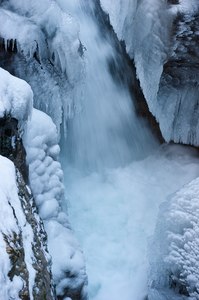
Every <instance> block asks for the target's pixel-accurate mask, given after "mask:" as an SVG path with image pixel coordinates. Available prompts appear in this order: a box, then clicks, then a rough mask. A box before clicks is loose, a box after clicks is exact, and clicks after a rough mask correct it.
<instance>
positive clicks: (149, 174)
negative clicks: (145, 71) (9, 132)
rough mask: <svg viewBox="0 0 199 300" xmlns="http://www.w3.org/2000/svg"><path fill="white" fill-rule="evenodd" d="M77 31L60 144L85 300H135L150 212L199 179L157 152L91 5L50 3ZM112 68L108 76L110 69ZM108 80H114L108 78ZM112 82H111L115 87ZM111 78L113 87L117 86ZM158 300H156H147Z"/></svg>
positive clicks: (189, 161) (172, 149)
mask: <svg viewBox="0 0 199 300" xmlns="http://www.w3.org/2000/svg"><path fill="white" fill-rule="evenodd" d="M58 3H59V5H60V7H61V8H62V9H63V10H66V11H70V12H71V14H72V15H73V16H75V17H76V19H77V21H78V22H79V25H80V39H81V42H82V55H83V57H84V63H85V66H84V80H83V82H81V83H80V84H79V86H78V87H76V99H75V103H74V107H75V115H74V117H73V118H71V119H70V120H68V122H67V124H66V125H67V139H66V140H65V138H63V139H62V163H63V165H64V166H65V185H66V193H67V196H68V200H69V205H68V206H69V207H68V210H69V215H70V220H71V222H72V225H73V228H74V229H75V231H76V234H77V236H78V238H79V240H80V242H81V245H82V248H83V250H84V254H85V258H86V265H87V272H88V278H89V296H90V299H93V300H110V299H114V300H121V299H122V300H143V299H146V298H145V297H146V295H147V272H148V262H147V261H148V260H147V244H148V238H149V236H150V235H151V234H152V233H153V231H154V226H155V222H156V218H157V213H158V207H159V205H160V203H161V202H163V201H164V200H165V199H166V197H167V196H168V195H169V194H171V193H173V192H175V191H176V190H177V189H178V188H180V187H181V186H182V185H183V184H185V183H187V182H189V181H190V180H191V179H193V178H195V176H197V175H199V169H198V167H196V166H195V167H194V168H193V163H194V164H195V162H196V161H198V160H197V158H195V153H194V152H190V151H189V150H184V149H183V148H181V147H177V146H163V147H161V148H160V149H159V150H158V148H159V145H158V143H157V141H156V140H155V138H154V137H153V136H152V134H151V132H150V130H149V129H148V128H147V125H146V123H145V122H144V121H143V120H142V119H141V118H139V117H138V116H137V115H136V112H135V107H134V104H133V96H132V95H131V93H130V91H129V88H128V84H127V83H126V82H127V80H126V79H125V78H124V77H128V76H129V74H123V76H124V77H123V78H121V76H120V75H119V70H120V69H121V68H122V65H121V62H122V61H123V63H124V61H125V58H124V57H121V55H122V54H121V53H119V52H118V48H117V46H116V44H115V41H114V38H113V37H112V35H111V29H110V28H108V26H107V24H106V22H104V23H100V22H103V21H102V20H101V19H100V18H101V17H100V14H101V11H97V9H100V7H99V6H98V5H97V3H98V2H97V1H96V4H95V5H94V4H93V2H92V1H88V3H86V4H84V1H80V0H79V1H78V0H76V1H74V2H73V3H70V5H69V4H68V3H66V1H63V0H58ZM110 64H112V66H114V68H112V70H114V72H115V73H114V74H113V72H111V65H110ZM113 75H114V76H113ZM115 78H117V80H115ZM118 78H119V80H118ZM153 300H159V299H153Z"/></svg>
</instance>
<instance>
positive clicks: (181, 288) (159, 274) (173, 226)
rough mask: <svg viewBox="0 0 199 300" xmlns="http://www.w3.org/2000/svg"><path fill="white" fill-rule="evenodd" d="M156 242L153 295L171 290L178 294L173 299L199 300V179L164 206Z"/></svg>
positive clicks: (152, 258) (153, 255) (152, 272)
mask: <svg viewBox="0 0 199 300" xmlns="http://www.w3.org/2000/svg"><path fill="white" fill-rule="evenodd" d="M154 240H155V243H154ZM154 240H153V243H152V244H153V246H152V248H151V251H150V258H151V277H152V279H151V288H152V291H151V292H150V293H151V295H154V294H155V293H154V289H155V290H156V293H157V294H158V292H157V291H158V290H161V289H163V290H167V289H169V288H170V289H171V290H172V289H173V290H174V291H175V293H173V296H172V297H173V298H171V299H178V297H179V296H180V294H181V297H185V298H186V297H188V299H199V284H198V282H199V262H198V256H199V178H197V179H195V180H193V181H192V182H191V183H189V184H187V185H185V186H184V187H183V188H182V189H181V190H179V191H178V192H177V193H175V194H174V195H173V196H172V197H171V199H170V200H169V201H167V202H165V203H164V204H163V205H162V207H161V210H160V213H159V218H158V223H157V227H156V232H155V238H154ZM170 293H171V292H170ZM175 295H176V297H177V298H175V297H174V296H175ZM185 298H183V299H185ZM149 299H150V300H155V299H160V298H157V297H154V296H151V297H149ZM163 299H167V298H163ZM180 299H182V298H180Z"/></svg>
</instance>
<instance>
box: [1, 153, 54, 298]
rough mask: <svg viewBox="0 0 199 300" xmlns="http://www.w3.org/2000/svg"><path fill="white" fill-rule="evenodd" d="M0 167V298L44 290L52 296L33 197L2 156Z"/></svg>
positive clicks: (38, 294)
mask: <svg viewBox="0 0 199 300" xmlns="http://www.w3.org/2000/svg"><path fill="white" fill-rule="evenodd" d="M0 170H1V172H0V198H1V212H0V220H1V221H0V228H1V233H0V249H1V257H0V285H1V290H0V299H4V300H8V299H16V300H19V299H22V298H21V297H24V295H26V296H28V297H29V299H31V300H33V299H39V298H38V297H44V294H45V295H46V296H47V297H48V298H49V300H50V299H54V295H53V290H52V282H51V276H50V274H51V273H50V257H49V254H48V252H47V248H46V242H45V238H46V237H45V233H44V230H43V226H42V223H41V220H40V219H39V217H38V215H37V212H36V209H35V207H34V200H33V197H32V195H31V193H30V190H29V188H28V187H27V186H25V185H24V182H23V178H22V176H21V174H20V173H19V171H18V170H16V169H15V167H14V164H13V163H12V162H11V161H10V160H8V159H7V158H5V157H3V156H0ZM41 273H43V276H45V277H43V278H41ZM44 288H45V290H44Z"/></svg>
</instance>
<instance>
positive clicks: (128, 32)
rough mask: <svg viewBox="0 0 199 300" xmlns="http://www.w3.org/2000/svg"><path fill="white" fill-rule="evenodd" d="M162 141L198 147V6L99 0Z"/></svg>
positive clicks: (184, 2) (186, 1)
mask: <svg viewBox="0 0 199 300" xmlns="http://www.w3.org/2000/svg"><path fill="white" fill-rule="evenodd" d="M101 4H102V7H103V8H104V9H105V10H106V11H107V12H108V13H109V15H110V20H111V23H112V25H113V27H114V29H115V31H116V33H117V34H118V37H119V38H120V39H121V40H124V41H125V43H126V49H127V52H128V53H129V55H130V56H131V58H132V59H134V62H135V66H136V69H137V76H138V78H139V80H140V85H141V87H142V90H143V93H144V95H145V98H146V101H147V103H148V107H149V110H150V111H151V112H152V114H153V115H154V116H155V117H156V119H157V121H158V122H159V124H160V129H161V131H162V134H163V137H164V138H165V140H166V141H170V140H172V141H175V142H181V143H185V144H193V145H198V144H199V137H198V134H197V132H198V130H197V128H198V122H197V119H198V118H197V116H198V108H197V103H198V102H197V94H198V81H199V75H198V71H197V68H196V65H197V64H198V55H197V53H198V49H197V39H198V37H197V36H198V2H197V1H195V0H192V1H188V0H183V1H163V0H162V1H157V0H153V1H149V0H144V1H133V0H132V1H127V2H125V5H124V3H123V2H122V1H119V0H118V1H115V2H114V3H113V1H105V0H101Z"/></svg>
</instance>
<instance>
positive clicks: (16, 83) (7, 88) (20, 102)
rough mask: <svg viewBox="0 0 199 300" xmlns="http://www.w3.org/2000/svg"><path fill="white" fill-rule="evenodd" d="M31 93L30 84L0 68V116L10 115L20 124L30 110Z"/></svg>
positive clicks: (26, 117)
mask: <svg viewBox="0 0 199 300" xmlns="http://www.w3.org/2000/svg"><path fill="white" fill-rule="evenodd" d="M32 99H33V93H32V90H31V88H30V86H29V85H28V84H27V83H26V82H25V81H24V80H21V79H19V78H16V77H14V76H12V75H11V74H9V73H8V72H7V71H5V70H3V69H2V68H0V118H3V117H4V116H5V115H11V116H12V117H13V118H15V119H17V120H18V121H19V123H20V125H21V126H24V123H25V122H26V121H27V120H28V117H29V116H30V115H31V111H32Z"/></svg>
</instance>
